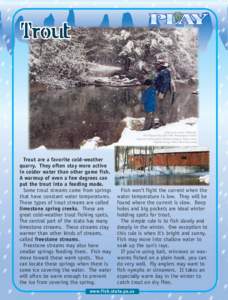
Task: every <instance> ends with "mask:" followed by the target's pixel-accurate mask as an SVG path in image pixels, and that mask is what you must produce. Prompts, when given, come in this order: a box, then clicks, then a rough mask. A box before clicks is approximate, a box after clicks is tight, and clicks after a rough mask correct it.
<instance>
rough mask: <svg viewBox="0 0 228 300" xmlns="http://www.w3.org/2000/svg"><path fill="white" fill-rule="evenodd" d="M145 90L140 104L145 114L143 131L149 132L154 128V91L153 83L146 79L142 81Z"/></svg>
mask: <svg viewBox="0 0 228 300" xmlns="http://www.w3.org/2000/svg"><path fill="white" fill-rule="evenodd" d="M144 86H145V89H144V90H143V92H142V99H141V101H142V103H143V105H144V111H145V113H146V116H145V122H144V127H143V130H149V129H150V128H153V127H154V124H155V113H156V89H155V87H154V84H153V81H152V80H150V79H146V80H145V81H144Z"/></svg>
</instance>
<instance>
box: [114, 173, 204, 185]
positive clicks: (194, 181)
mask: <svg viewBox="0 0 228 300" xmlns="http://www.w3.org/2000/svg"><path fill="white" fill-rule="evenodd" d="M199 178H200V175H199V176H197V175H194V176H193V175H172V176H170V175H145V176H128V177H116V178H115V184H116V185H207V184H206V183H205V182H201V181H200V180H199Z"/></svg>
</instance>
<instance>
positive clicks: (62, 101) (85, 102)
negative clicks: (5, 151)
mask: <svg viewBox="0 0 228 300" xmlns="http://www.w3.org/2000/svg"><path fill="white" fill-rule="evenodd" d="M142 88H143V87H142V86H134V87H107V86H99V87H96V86H84V87H75V88H71V89H61V90H60V89H48V90H46V91H36V92H35V91H31V93H30V108H29V109H30V123H29V127H30V130H29V131H30V138H29V141H30V148H37V147H39V146H41V145H44V146H45V147H46V148H55V149H63V148H65V149H72V148H79V147H80V145H81V143H82V142H83V141H85V140H87V139H90V138H93V137H95V136H98V137H100V138H101V139H102V141H103V145H110V144H112V143H114V142H117V141H118V140H119V138H120V136H121V133H122V131H123V128H124V126H125V124H124V123H123V122H121V120H123V119H124V118H125V117H127V116H129V117H136V118H138V117H143V116H144V115H145V114H144V111H143V106H142V105H141V104H140V96H139V95H140V91H141V90H142ZM186 89H189V90H188V91H187V90H186ZM181 93H182V96H181ZM167 114H169V116H170V118H169V119H170V122H176V121H178V120H180V119H184V118H188V117H193V116H197V97H196V96H193V95H192V93H191V92H190V88H189V87H188V86H185V87H184V88H180V89H179V91H178V93H177V97H176V101H175V103H174V104H173V105H172V106H170V110H169V111H167Z"/></svg>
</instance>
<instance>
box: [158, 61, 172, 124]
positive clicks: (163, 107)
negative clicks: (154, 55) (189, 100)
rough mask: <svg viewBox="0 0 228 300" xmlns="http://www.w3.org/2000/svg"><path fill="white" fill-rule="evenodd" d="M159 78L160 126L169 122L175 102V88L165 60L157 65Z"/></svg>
mask: <svg viewBox="0 0 228 300" xmlns="http://www.w3.org/2000/svg"><path fill="white" fill-rule="evenodd" d="M155 67H156V71H157V76H156V78H155V88H156V91H157V112H158V118H159V123H160V125H165V124H166V123H167V122H168V117H169V114H168V112H169V110H170V107H171V104H173V102H174V95H175V86H174V84H173V81H172V77H171V72H170V69H169V64H168V63H167V62H166V61H164V60H158V61H157V62H156V64H155Z"/></svg>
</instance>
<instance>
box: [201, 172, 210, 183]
mask: <svg viewBox="0 0 228 300" xmlns="http://www.w3.org/2000/svg"><path fill="white" fill-rule="evenodd" d="M199 181H200V182H204V183H206V184H209V183H210V177H209V175H208V174H207V175H202V176H200V178H199Z"/></svg>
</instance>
